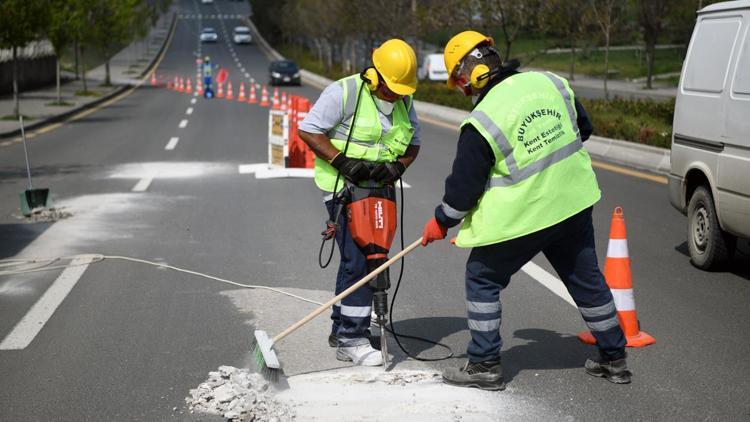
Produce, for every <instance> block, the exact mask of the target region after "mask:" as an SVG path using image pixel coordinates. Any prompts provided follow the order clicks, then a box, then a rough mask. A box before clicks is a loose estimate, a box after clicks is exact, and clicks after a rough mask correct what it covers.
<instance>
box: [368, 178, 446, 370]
mask: <svg viewBox="0 0 750 422" xmlns="http://www.w3.org/2000/svg"><path fill="white" fill-rule="evenodd" d="M399 185H400V186H401V230H400V231H401V250H404V182H403V180H401V181H400V182H399ZM405 258H406V257H403V258H401V269H400V270H399V273H398V281H397V282H396V288H395V289H393V297H391V310H390V315H388V319H389V320H390V321H389V324H390V328H388V327H386V331H388V332H389V333H391V335H392V336H393V338H394V339H395V340H396V344H398V347H399V349H401V351H402V352H404V354H406V356H408V357H410V358H412V359H414V360H419V361H422V362H437V361H441V360H446V359H450V358H452V357H453V349H451V348H450V346H448V345H447V344H444V343H440V342H439V341H434V340H430V339H427V338H424V337H419V336H413V335H409V334H398V333H397V332H396V329H395V328H393V305H394V303H396V296H397V295H398V289H399V287H401V279H402V278H403V276H404V260H405ZM399 337H401V338H410V339H412V340H417V341H421V342H424V343H428V344H432V345H435V346H440V347H442V348H444V349H446V350H448V355H447V356H443V357H439V358H422V357H419V356H417V355H413V354H411V353H410V352H409V351H408V350H406V348H405V347H404V345H403V344H401V340H399ZM380 340H381V341H386V339H380Z"/></svg>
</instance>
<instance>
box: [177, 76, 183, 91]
mask: <svg viewBox="0 0 750 422" xmlns="http://www.w3.org/2000/svg"><path fill="white" fill-rule="evenodd" d="M178 81H179V82H178V83H177V92H185V81H184V80H183V79H182V78H179V79H178Z"/></svg>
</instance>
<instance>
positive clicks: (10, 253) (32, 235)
mask: <svg viewBox="0 0 750 422" xmlns="http://www.w3.org/2000/svg"><path fill="white" fill-rule="evenodd" d="M51 225H52V223H37V224H0V239H2V242H0V259H6V258H12V257H14V256H16V255H17V254H18V253H19V252H21V251H22V250H23V249H24V248H25V247H26V246H28V245H29V244H30V243H31V242H33V241H34V240H35V239H36V238H37V237H39V236H41V235H42V233H44V231H45V230H47V229H48V228H49V227H50V226H51Z"/></svg>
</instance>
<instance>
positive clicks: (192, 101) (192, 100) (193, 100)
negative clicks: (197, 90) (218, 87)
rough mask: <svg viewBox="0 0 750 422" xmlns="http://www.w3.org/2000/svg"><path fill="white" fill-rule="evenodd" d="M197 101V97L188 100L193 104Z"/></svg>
mask: <svg viewBox="0 0 750 422" xmlns="http://www.w3.org/2000/svg"><path fill="white" fill-rule="evenodd" d="M197 102H198V99H197V98H193V99H191V100H190V104H195V103H197Z"/></svg>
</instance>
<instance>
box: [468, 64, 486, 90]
mask: <svg viewBox="0 0 750 422" xmlns="http://www.w3.org/2000/svg"><path fill="white" fill-rule="evenodd" d="M489 76H490V68H489V67H488V66H487V65H486V64H478V65H476V66H474V69H472V70H471V86H472V88H476V89H482V88H484V87H485V86H487V82H489V80H490V78H489Z"/></svg>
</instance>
